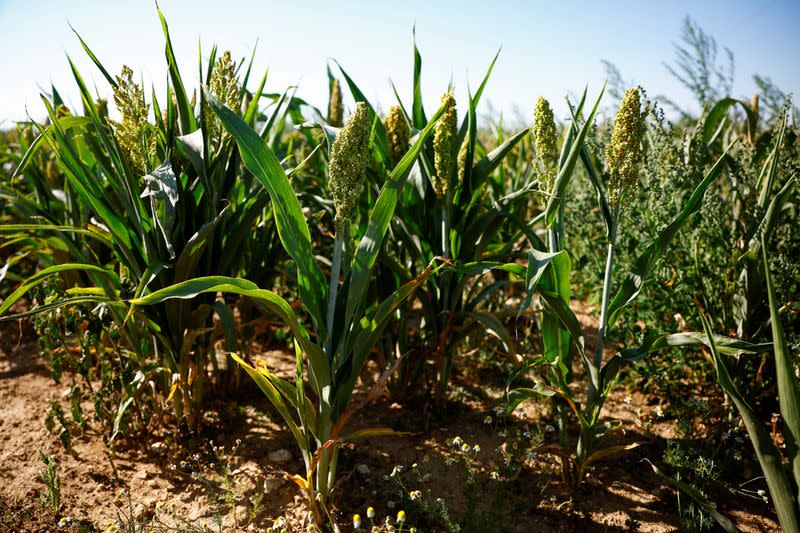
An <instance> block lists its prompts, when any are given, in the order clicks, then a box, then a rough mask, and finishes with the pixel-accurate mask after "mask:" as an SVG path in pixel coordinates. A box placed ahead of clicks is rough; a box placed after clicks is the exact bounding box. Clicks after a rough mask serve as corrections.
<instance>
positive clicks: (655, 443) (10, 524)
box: [0, 309, 779, 532]
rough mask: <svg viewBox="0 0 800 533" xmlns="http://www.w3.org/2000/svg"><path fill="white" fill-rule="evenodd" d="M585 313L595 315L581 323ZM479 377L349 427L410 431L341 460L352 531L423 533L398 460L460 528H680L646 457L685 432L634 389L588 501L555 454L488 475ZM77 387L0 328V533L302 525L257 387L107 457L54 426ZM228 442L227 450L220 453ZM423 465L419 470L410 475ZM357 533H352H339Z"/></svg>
mask: <svg viewBox="0 0 800 533" xmlns="http://www.w3.org/2000/svg"><path fill="white" fill-rule="evenodd" d="M579 311H584V310H582V309H581V310H579ZM582 318H583V319H584V320H587V321H588V320H589V319H588V318H587V317H586V314H585V313H583V314H582ZM265 357H266V358H267V360H268V362H269V364H270V366H271V367H272V368H273V369H277V371H278V373H281V372H285V373H289V372H291V369H292V364H293V359H292V356H290V355H287V354H283V353H281V352H267V353H266V354H265ZM476 372H480V369H479V368H469V369H468V371H466V372H465V373H463V374H462V375H460V376H458V382H459V383H458V389H459V390H461V391H463V392H464V394H461V395H457V396H460V399H458V400H454V401H453V402H451V404H450V405H449V407H448V415H447V417H446V418H437V417H435V416H433V415H429V414H428V412H429V410H428V408H427V403H426V401H425V400H424V399H421V400H416V401H415V402H414V403H412V404H411V405H410V406H407V407H406V408H401V406H399V405H397V404H394V403H392V402H390V401H389V400H388V399H384V400H381V401H380V402H379V403H377V404H373V405H372V406H370V407H368V408H366V409H363V410H362V411H360V412H359V413H358V414H357V415H356V416H355V417H354V419H353V420H352V421H351V422H350V424H351V427H353V428H360V427H372V426H390V427H393V428H394V429H397V430H400V431H407V432H410V433H412V435H410V436H409V437H406V438H382V439H368V440H365V441H361V442H359V443H358V445H357V446H356V447H353V448H350V449H346V450H344V451H343V455H342V458H341V459H340V470H339V478H340V480H341V481H340V484H339V486H338V487H337V496H336V498H335V502H334V503H335V509H334V516H338V517H340V518H339V521H340V522H341V523H342V524H346V523H347V522H348V520H349V519H348V517H349V516H350V515H351V514H352V513H354V512H360V513H361V514H362V515H364V509H365V508H366V506H368V505H372V506H374V507H375V508H376V509H377V510H378V516H379V517H380V516H384V515H387V514H394V513H395V512H396V510H397V509H398V508H400V506H403V508H404V509H407V510H408V512H409V516H410V517H411V520H410V522H411V523H414V520H415V519H416V520H418V522H417V523H418V524H419V526H420V527H419V529H420V530H421V531H424V530H426V528H425V522H424V521H425V520H426V519H427V518H426V516H425V515H424V513H422V511H421V510H418V511H413V505H414V504H413V503H412V502H409V501H407V500H404V499H403V497H401V496H399V495H398V494H396V493H397V490H398V485H397V483H396V479H395V478H391V477H389V476H388V474H389V473H390V472H391V471H392V469H393V467H394V465H404V466H405V468H406V470H405V472H404V474H402V476H401V479H402V480H403V483H404V485H406V489H407V490H414V489H420V490H422V491H423V492H424V495H425V496H424V498H423V499H425V500H426V501H428V502H429V503H430V504H431V505H433V503H432V502H433V501H434V499H435V498H437V497H441V498H443V499H444V500H445V501H446V502H447V507H448V508H449V509H450V512H451V515H452V516H453V517H454V518H455V519H456V521H458V519H459V518H460V517H462V516H469V513H470V512H471V511H476V510H478V512H479V514H480V515H482V516H484V518H485V519H487V520H489V522H486V527H482V526H481V527H478V528H477V529H475V531H485V530H489V529H488V528H489V527H490V526H491V529H493V530H497V531H519V532H528V531H555V532H572V531H581V532H583V531H648V532H668V531H678V530H679V527H678V520H677V510H676V497H675V493H674V491H673V490H672V489H671V488H670V487H668V486H667V485H666V484H665V483H663V482H662V481H661V480H660V479H659V478H657V477H656V476H655V475H654V474H653V473H652V471H651V469H650V468H649V466H648V465H647V463H645V462H643V459H644V458H660V456H661V453H662V451H663V449H664V445H665V439H667V438H670V437H671V436H672V433H673V431H674V428H673V426H672V424H671V423H670V422H655V423H643V420H649V419H648V417H647V413H648V412H650V411H652V410H653V408H652V407H651V406H649V405H648V403H652V402H650V401H649V400H650V399H648V398H647V397H644V396H642V395H639V394H633V395H632V396H633V401H632V403H631V404H627V403H625V402H624V401H623V398H624V396H625V395H626V393H625V392H624V391H618V392H616V393H615V394H614V395H613V396H612V397H611V398H610V399H609V402H608V403H607V405H606V409H607V410H606V418H608V419H616V420H619V421H620V423H621V427H620V430H619V431H618V432H617V434H616V435H615V437H614V438H615V440H616V442H617V443H622V444H631V443H634V442H636V443H640V446H639V447H638V448H636V449H634V450H631V451H629V452H626V453H625V454H621V455H615V456H613V457H612V458H609V459H608V460H606V461H599V462H598V463H597V465H596V468H595V469H594V470H593V471H592V472H591V473H590V476H589V478H588V480H587V483H586V484H585V485H584V486H583V487H582V488H581V489H580V490H579V491H578V492H577V493H573V492H572V491H570V490H569V489H567V488H566V487H565V486H563V484H562V483H561V482H560V480H559V476H558V473H557V472H558V470H557V468H556V466H555V465H550V463H549V462H548V460H547V459H546V458H541V459H538V460H536V461H535V462H533V463H532V464H529V465H528V466H526V467H525V468H523V469H522V470H521V471H520V472H518V473H517V474H515V475H514V476H505V475H504V480H503V481H500V482H497V481H494V480H490V479H489V476H488V472H489V471H490V470H491V469H495V468H499V467H500V466H502V459H501V457H500V455H499V454H498V451H497V447H498V446H499V445H500V444H501V442H500V438H499V437H498V434H499V433H500V432H501V431H503V429H509V428H501V427H498V426H497V425H496V424H495V425H487V424H485V423H484V418H485V417H486V415H487V414H490V413H491V410H492V407H493V406H494V402H493V401H492V400H493V398H497V397H498V396H499V395H500V392H501V390H502V383H495V384H489V385H488V386H486V385H485V383H484V382H483V381H480V380H476V379H474V377H475V373H476ZM63 381H64V382H66V381H67V378H65V379H64V380H63ZM475 383H481V386H478V385H475ZM248 385H249V384H248ZM66 389H67V386H66V385H65V384H63V383H62V384H57V383H55V382H54V381H53V380H52V379H51V377H50V375H49V370H48V367H47V363H46V361H44V360H42V359H41V358H40V357H39V355H38V349H37V346H36V342H35V339H34V337H33V334H32V332H31V331H30V329H29V326H20V325H18V324H3V325H2V328H1V329H0V406H2V407H0V443H1V444H0V531H51V530H52V531H60V530H62V529H59V528H58V527H57V526H56V522H57V520H58V519H59V518H61V517H67V516H69V517H70V518H71V519H72V526H70V527H71V528H75V530H76V531H77V530H78V529H79V527H80V524H83V527H84V528H85V529H86V530H89V531H91V530H93V528H97V529H102V528H103V527H105V526H106V525H107V524H108V523H109V522H110V521H113V520H118V519H119V518H120V517H123V518H127V519H133V520H134V521H135V520H141V519H142V518H144V517H148V516H156V517H158V519H159V520H161V521H162V524H165V525H169V526H170V527H174V528H175V529H172V530H178V531H184V530H189V529H190V528H199V527H200V526H202V525H206V526H208V527H210V528H212V529H213V530H219V531H239V530H242V531H249V530H263V529H264V528H266V527H268V526H270V525H272V523H273V520H274V519H275V518H276V517H278V516H288V517H289V518H290V519H292V520H294V521H296V522H298V523H299V522H300V521H301V520H302V519H303V517H304V516H305V513H306V511H305V508H304V500H303V497H302V495H301V494H300V492H299V490H298V489H297V487H296V486H295V485H294V484H293V483H292V482H291V481H288V480H287V479H286V477H285V476H284V475H282V474H281V473H280V472H281V471H288V472H291V473H300V470H301V468H302V460H301V459H300V457H299V455H298V453H297V452H296V450H295V449H294V444H293V441H292V438H291V435H290V434H289V433H288V432H287V431H285V430H283V429H282V428H281V425H280V424H279V421H278V418H277V417H276V416H275V415H274V414H273V411H272V410H270V408H269V406H268V404H267V403H266V401H265V400H264V399H263V398H262V397H261V396H260V395H259V394H258V392H257V391H256V390H253V388H251V387H249V386H245V387H243V388H242V389H241V391H239V393H237V397H236V398H235V399H226V400H219V401H217V402H212V406H211V411H210V414H209V416H208V418H207V420H206V424H205V429H204V430H203V433H202V434H201V435H200V436H199V437H195V438H187V437H185V436H176V435H173V434H171V433H169V432H166V431H164V432H163V434H156V435H151V436H149V438H148V439H146V440H147V442H145V441H144V439H142V440H141V442H127V443H124V445H120V446H118V447H117V449H115V450H114V451H113V452H112V451H110V450H109V448H108V447H107V446H106V444H105V443H104V441H103V438H102V436H101V435H100V434H98V433H97V432H96V431H93V430H92V428H91V427H90V428H89V430H88V431H87V432H86V433H85V434H84V435H82V436H81V437H79V438H76V439H75V440H74V446H73V448H74V449H73V453H68V452H67V451H66V450H65V449H64V448H63V446H62V445H61V443H60V441H59V439H58V438H57V437H56V436H54V435H52V434H51V433H50V432H48V431H47V429H46V428H45V427H44V424H43V420H44V418H45V417H46V415H47V412H48V409H49V407H48V405H47V402H46V400H48V399H55V400H58V401H59V402H62V403H63V404H64V405H65V408H66V400H65V390H66ZM87 407H88V406H87ZM545 411H546V409H545V408H544V407H543V406H542V405H538V406H537V405H533V406H531V407H528V408H527V409H526V410H525V411H524V413H523V414H521V416H519V417H517V419H515V420H514V421H513V422H512V423H511V424H512V425H514V426H516V427H518V428H522V427H525V425H526V424H535V423H537V422H539V421H540V420H541V417H542V416H543V414H545ZM651 418H652V417H650V419H651ZM455 435H460V436H462V437H463V438H464V439H465V440H467V441H469V443H470V444H471V445H474V444H478V445H479V446H480V448H481V451H480V452H479V453H478V454H477V456H476V457H475V460H474V461H472V462H471V463H470V464H471V465H472V466H471V468H472V470H473V472H474V476H475V479H476V482H475V484H474V485H472V486H473V487H475V489H474V490H473V492H472V493H471V492H470V490H468V489H465V487H467V486H468V484H467V482H466V481H467V473H466V469H465V468H464V466H463V465H461V464H455V465H452V466H448V465H447V464H446V459H447V457H450V456H454V455H456V454H454V452H453V450H452V448H451V447H449V446H448V444H447V442H448V440H449V439H450V438H452V437H453V436H455ZM237 441H239V442H240V444H239V445H238V446H237ZM155 443H157V444H155ZM220 446H224V447H225V450H224V451H223V452H221V451H220V450H219V447H220ZM231 450H235V452H234V453H231ZM287 450H288V451H289V452H290V455H289V456H288V458H287V457H286V451H287ZM39 451H43V452H44V453H46V454H49V455H52V456H53V457H54V458H55V459H56V461H57V463H58V469H59V472H60V475H61V479H62V482H63V489H62V501H63V505H62V508H61V511H60V513H59V514H58V515H55V514H54V513H52V512H49V511H46V510H44V509H43V507H42V506H41V505H40V504H39V496H40V494H41V493H42V491H43V490H44V485H43V484H42V482H41V481H40V479H39V471H40V469H41V468H42V466H43V465H42V463H41V461H40V459H39ZM274 452H278V453H274ZM271 453H272V455H271ZM414 463H416V464H417V467H416V469H414V468H412V467H411V465H412V464H414ZM225 472H227V474H225ZM417 472H419V473H418V474H417ZM718 503H719V504H720V505H721V508H722V510H723V512H725V513H726V514H727V515H728V516H729V517H730V518H731V519H733V520H734V521H735V522H736V524H737V527H739V528H740V529H741V530H742V531H745V532H770V531H778V530H779V528H778V525H777V523H776V522H775V521H774V519H773V517H772V511H771V510H770V509H769V508H768V507H767V506H766V505H762V504H760V502H754V501H753V500H752V499H745V500H736V501H733V500H732V501H729V502H718ZM393 504H394V506H393ZM487 517H488V518H487ZM476 520H478V519H476ZM437 523H440V522H437ZM476 523H477V522H476ZM3 528H5V529H3ZM439 528H441V525H435V526H429V529H427V530H439ZM348 530H350V528H349V526H346V527H345V528H344V529H343V531H348Z"/></svg>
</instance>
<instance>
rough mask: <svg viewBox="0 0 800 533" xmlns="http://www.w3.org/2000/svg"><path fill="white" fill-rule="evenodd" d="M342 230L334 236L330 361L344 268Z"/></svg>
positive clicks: (328, 321) (328, 324)
mask: <svg viewBox="0 0 800 533" xmlns="http://www.w3.org/2000/svg"><path fill="white" fill-rule="evenodd" d="M341 234H342V232H341V231H339V230H337V231H336V235H335V236H334V238H333V259H332V261H331V279H330V289H329V290H328V314H327V317H326V320H325V327H326V328H327V329H328V340H327V341H326V342H325V353H326V355H327V356H328V361H333V319H334V317H335V314H336V296H337V294H338V292H339V272H340V271H341V269H342V248H343V244H344V240H343V239H342V236H341Z"/></svg>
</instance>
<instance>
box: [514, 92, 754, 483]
mask: <svg viewBox="0 0 800 533" xmlns="http://www.w3.org/2000/svg"><path fill="white" fill-rule="evenodd" d="M598 103H599V99H598ZM582 107H583V102H581V103H580V104H579V105H578V107H577V110H576V113H575V116H576V117H580V115H581V109H582ZM594 109H595V110H596V109H597V105H595V108H594ZM593 116H594V111H593V112H592V113H591V115H590V118H589V120H588V121H587V123H586V124H585V125H584V128H583V129H584V130H585V128H586V125H588V124H589V123H591V121H592V118H593ZM645 127H646V125H645V122H644V118H643V114H642V110H641V101H640V97H639V91H638V90H637V89H631V90H628V91H627V92H626V95H625V98H624V99H623V101H622V104H621V106H620V111H619V113H618V114H617V117H616V119H615V121H614V129H613V133H612V142H611V144H610V145H609V148H608V150H607V152H606V162H607V173H608V179H607V181H608V187H609V189H608V194H607V195H606V192H605V189H604V187H603V185H602V180H601V179H600V176H599V175H598V174H593V173H595V172H596V170H595V169H594V167H593V166H592V165H591V164H587V165H585V166H586V168H587V172H588V173H589V174H590V179H591V181H592V184H593V185H594V186H595V188H596V191H597V197H598V202H599V203H600V209H601V212H602V213H603V219H604V222H605V229H606V236H607V260H606V270H605V274H604V278H603V285H602V296H601V300H600V301H601V306H600V321H599V329H598V340H597V344H596V346H595V351H594V354H593V355H592V354H590V353H589V352H588V350H587V347H586V345H585V340H584V338H585V334H584V332H583V330H582V328H581V326H580V323H579V321H578V319H577V318H576V316H575V314H574V313H573V312H572V311H571V310H570V308H569V299H570V257H569V254H568V252H567V250H564V249H556V250H554V251H550V252H543V251H540V250H536V249H532V250H531V251H530V255H529V262H528V269H527V275H526V279H527V287H528V291H529V292H528V300H527V301H528V302H529V301H530V300H531V299H532V296H533V293H536V294H538V296H539V300H540V302H541V303H542V306H543V314H544V317H543V326H542V343H543V347H544V350H543V352H544V353H543V354H542V355H541V356H535V357H532V358H529V359H528V360H527V361H526V362H525V363H524V364H523V365H521V367H520V368H519V369H518V370H517V372H515V373H514V375H512V377H511V379H510V383H511V382H513V380H514V379H515V378H516V377H517V376H518V375H519V374H520V373H522V372H524V371H526V370H528V369H534V368H538V369H541V370H542V371H543V372H542V373H541V375H540V376H538V381H537V384H536V386H534V387H533V388H515V389H510V390H509V392H508V405H507V407H506V411H505V413H506V414H508V413H509V412H510V411H512V410H513V409H514V408H515V407H516V406H517V405H518V404H519V403H520V402H522V401H523V400H525V399H526V398H530V397H534V396H547V397H552V398H554V399H555V400H556V402H557V414H558V416H559V418H561V419H562V420H560V421H559V431H560V435H559V445H558V446H550V447H545V448H543V451H548V452H551V453H554V454H556V455H558V456H560V457H561V458H562V467H563V474H564V479H565V481H567V482H572V483H579V482H580V481H581V480H582V479H583V477H584V475H585V473H586V468H587V466H589V465H590V464H591V463H592V462H593V461H595V460H597V459H599V458H601V457H604V456H607V455H609V454H613V453H616V452H619V451H622V450H624V449H626V448H629V447H632V446H634V445H628V446H613V447H608V448H601V447H600V439H601V438H602V436H603V434H604V431H605V430H604V428H603V426H601V425H600V424H599V420H600V415H601V412H602V408H603V404H604V403H605V400H606V398H607V397H608V395H609V394H610V392H611V391H612V390H613V388H614V386H615V385H616V384H617V382H618V381H619V379H620V372H621V370H622V368H623V367H624V365H625V364H627V363H630V362H631V361H635V360H638V359H640V358H642V357H644V356H646V355H647V354H649V353H651V352H653V351H656V350H660V349H664V348H666V347H668V346H677V345H685V344H695V343H700V342H702V343H704V344H708V343H709V341H708V338H707V337H706V336H704V335H701V334H697V333H693V332H686V333H677V334H671V335H648V336H646V337H645V339H644V342H643V343H642V345H641V346H639V347H636V348H626V349H622V350H619V351H618V352H617V353H616V355H614V356H613V357H612V358H611V359H610V360H608V361H606V362H605V363H604V352H605V347H606V346H607V345H608V343H609V333H610V331H611V330H612V328H613V327H614V325H615V324H616V322H617V320H619V318H620V313H621V312H622V311H623V309H624V308H625V307H627V306H628V305H630V304H631V303H632V302H633V301H634V300H635V299H636V298H637V297H638V296H639V294H640V293H641V290H642V288H643V286H644V283H645V281H646V279H647V278H648V276H649V275H650V273H651V270H652V269H653V267H654V265H655V263H656V261H657V260H658V258H659V256H660V255H661V254H662V252H663V250H664V249H665V247H666V246H667V244H668V243H669V242H670V240H671V239H672V238H673V237H674V235H675V234H676V233H677V231H678V230H679V229H680V227H681V226H682V225H683V224H685V223H686V221H687V220H688V219H689V217H690V216H691V215H692V214H693V213H694V212H696V211H697V210H698V209H699V207H700V203H701V201H702V198H703V194H704V193H705V190H706V189H707V188H708V186H709V184H710V183H711V181H712V180H713V179H714V178H715V177H716V176H718V175H719V173H720V172H721V169H722V165H723V161H724V157H725V155H723V156H722V157H721V158H720V160H718V161H717V164H716V165H714V167H713V168H712V169H711V171H709V173H708V174H707V175H706V177H705V178H704V179H703V181H702V182H701V183H699V184H698V185H697V187H696V189H695V191H694V193H693V194H692V195H691V197H690V198H689V200H688V202H687V203H686V205H685V206H684V208H683V209H682V210H681V212H680V213H679V214H678V215H677V216H676V217H675V219H674V220H673V221H672V223H671V224H669V225H668V226H667V227H666V228H664V229H663V230H662V231H661V233H660V234H659V236H658V237H657V238H656V239H655V240H653V241H652V242H651V243H649V244H648V245H647V246H646V247H644V250H643V252H641V254H640V255H639V258H638V260H637V261H636V263H635V264H634V267H633V269H632V270H631V271H630V272H629V273H628V274H627V275H626V276H625V278H624V279H623V280H622V282H621V283H620V285H619V287H618V288H617V290H616V293H615V294H614V295H613V297H612V296H611V294H612V290H613V273H614V247H615V243H616V237H617V232H618V230H619V228H620V227H624V226H621V225H620V218H621V214H622V213H623V206H624V205H625V199H626V198H628V197H629V196H630V194H631V193H632V190H633V189H634V188H635V187H636V183H637V180H638V176H639V171H640V166H639V165H640V158H641V154H642V148H641V143H642V142H643V140H644V133H645ZM572 130H573V134H575V132H576V131H577V124H576V123H573V125H572ZM583 134H584V135H585V131H583ZM578 135H579V134H578ZM580 150H581V151H582V152H583V154H582V156H583V159H584V161H585V162H591V161H592V159H591V158H590V157H589V155H588V154H587V153H586V152H588V149H587V148H586V147H585V146H583V145H580ZM569 160H570V158H567V161H569ZM569 177H570V174H566V173H564V172H563V170H560V171H559V175H558V176H557V177H556V179H555V182H554V185H553V190H552V191H551V192H550V196H549V200H548V204H547V207H546V209H545V216H544V221H545V223H546V224H547V226H548V228H549V229H550V233H551V238H550V241H551V243H552V242H553V241H554V240H555V241H556V242H557V240H558V237H557V236H558V234H559V232H560V231H563V230H560V229H557V231H555V232H554V231H553V227H554V225H556V224H557V222H558V220H559V213H562V216H563V217H564V218H563V219H562V220H564V221H568V220H569V217H568V213H566V214H563V211H564V207H565V205H564V199H565V193H566V191H567V186H568V180H569ZM556 227H557V226H556ZM554 234H555V235H554ZM551 246H552V245H551ZM555 248H557V246H556V247H555ZM506 266H507V267H508V268H514V267H510V266H509V265H506ZM548 316H549V317H550V318H548V319H547V320H545V317H548ZM716 343H717V344H718V345H719V346H720V347H721V349H723V350H724V351H725V352H726V353H733V354H740V353H752V352H755V351H760V350H764V349H765V348H766V347H765V346H763V345H759V346H756V345H751V344H749V343H746V342H742V341H737V340H735V339H728V338H725V337H717V338H716ZM573 350H574V352H575V353H577V354H578V356H579V357H580V360H581V362H582V364H583V367H584V369H585V371H586V376H587V378H588V386H587V391H586V399H585V404H584V406H583V407H581V405H580V402H579V399H578V398H577V397H576V395H575V394H574V393H573V392H572V389H571V388H570V382H571V380H572V371H571V370H572V369H571V364H572V357H571V353H572V351H573ZM568 413H571V414H572V415H574V416H575V417H576V418H577V419H578V421H579V424H580V431H579V434H578V437H577V442H576V443H575V444H574V446H575V448H574V450H575V451H574V454H572V453H571V452H570V448H571V447H572V446H573V444H572V442H571V439H570V436H569V434H568V431H569V426H568V424H567V423H566V421H564V420H563V419H564V417H565V416H566V415H567V414H568Z"/></svg>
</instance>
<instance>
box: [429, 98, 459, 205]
mask: <svg viewBox="0 0 800 533" xmlns="http://www.w3.org/2000/svg"><path fill="white" fill-rule="evenodd" d="M442 104H443V105H444V111H443V112H442V116H441V117H440V118H439V122H437V123H436V127H435V129H434V132H433V166H434V170H435V172H436V174H435V175H434V176H432V180H431V181H432V185H433V190H434V192H435V193H436V196H437V197H438V198H439V199H440V200H441V199H442V198H444V197H445V195H447V189H448V186H449V184H450V180H451V178H452V175H453V152H455V145H456V133H457V127H458V125H457V114H456V100H455V98H454V97H453V91H448V92H446V93H444V95H442Z"/></svg>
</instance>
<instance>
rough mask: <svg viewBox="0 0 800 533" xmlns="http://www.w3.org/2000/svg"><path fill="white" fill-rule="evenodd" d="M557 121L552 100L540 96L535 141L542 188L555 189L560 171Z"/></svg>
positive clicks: (535, 117) (535, 116)
mask: <svg viewBox="0 0 800 533" xmlns="http://www.w3.org/2000/svg"><path fill="white" fill-rule="evenodd" d="M557 137H558V136H557V133H556V121H555V118H554V117H553V110H552V109H551V108H550V102H548V101H547V100H546V99H545V98H542V97H541V96H540V97H539V100H537V102H536V109H535V110H534V112H533V141H534V143H535V144H536V158H537V159H538V161H539V166H540V170H541V172H542V176H543V178H544V179H543V180H542V188H543V189H544V190H545V191H547V192H548V193H550V192H552V191H553V181H554V180H555V177H556V172H557V171H558V146H557V143H558V139H557Z"/></svg>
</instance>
